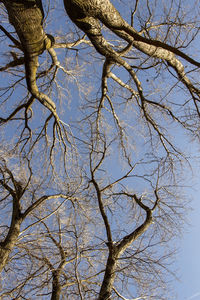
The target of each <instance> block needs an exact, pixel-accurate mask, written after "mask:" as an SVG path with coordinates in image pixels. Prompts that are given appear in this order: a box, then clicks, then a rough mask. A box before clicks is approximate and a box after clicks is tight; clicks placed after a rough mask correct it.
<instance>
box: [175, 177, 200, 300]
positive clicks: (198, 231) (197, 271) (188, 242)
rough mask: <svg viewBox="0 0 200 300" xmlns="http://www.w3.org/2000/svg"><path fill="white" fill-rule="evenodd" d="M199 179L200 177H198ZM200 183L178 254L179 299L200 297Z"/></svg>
mask: <svg viewBox="0 0 200 300" xmlns="http://www.w3.org/2000/svg"><path fill="white" fill-rule="evenodd" d="M197 180H198V181H199V179H198V178H197ZM199 195H200V183H199V184H196V188H195V191H194V194H193V198H194V200H193V201H192V203H191V206H192V208H193V210H192V211H191V212H190V213H189V214H188V221H189V222H190V224H189V225H186V226H185V230H184V234H183V239H182V240H181V243H180V252H179V255H177V268H179V272H180V275H181V278H180V279H181V281H180V282H177V284H175V288H176V287H177V293H178V298H177V300H193V299H194V300H199V299H200V238H199V236H200V202H199V201H200V199H199Z"/></svg>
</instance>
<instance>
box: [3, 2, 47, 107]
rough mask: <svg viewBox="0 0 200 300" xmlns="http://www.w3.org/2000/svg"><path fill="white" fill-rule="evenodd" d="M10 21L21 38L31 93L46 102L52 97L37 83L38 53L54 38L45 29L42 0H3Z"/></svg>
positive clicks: (27, 80)
mask: <svg viewBox="0 0 200 300" xmlns="http://www.w3.org/2000/svg"><path fill="white" fill-rule="evenodd" d="M3 3H4V5H5V7H6V10H7V12H8V17H9V22H10V24H12V25H13V26H14V28H15V30H16V33H17V35H18V37H19V39H20V42H21V47H22V50H23V52H24V58H25V71H26V82H27V87H28V90H29V91H30V93H31V94H32V95H33V96H34V97H35V98H37V99H38V100H39V101H40V102H42V103H43V104H45V103H44V102H45V101H46V102H47V103H48V102H51V101H50V99H49V98H48V97H47V96H46V95H44V94H42V93H40V92H39V90H38V87H37V84H36V73H37V68H38V55H40V54H41V53H42V52H43V51H44V50H45V49H48V48H50V47H51V46H52V38H50V36H49V35H46V34H45V33H44V30H43V25H42V22H43V17H44V12H43V8H42V2H41V0H33V1H30V0H25V1H22V0H21V1H20V0H19V1H16V0H15V1H11V0H3Z"/></svg>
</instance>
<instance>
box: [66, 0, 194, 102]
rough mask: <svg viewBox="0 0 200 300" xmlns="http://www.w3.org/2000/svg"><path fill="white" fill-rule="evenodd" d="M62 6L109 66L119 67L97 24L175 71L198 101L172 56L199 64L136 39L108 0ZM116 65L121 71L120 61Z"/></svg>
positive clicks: (174, 50)
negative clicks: (111, 60)
mask: <svg viewBox="0 0 200 300" xmlns="http://www.w3.org/2000/svg"><path fill="white" fill-rule="evenodd" d="M64 4H65V9H66V11H67V14H68V15H69V17H70V18H71V20H72V21H73V22H74V23H75V24H76V25H77V26H78V27H79V28H80V29H81V30H83V31H84V32H85V33H86V34H87V36H88V37H89V39H90V40H91V42H92V43H93V45H94V47H95V48H96V50H97V51H98V52H99V53H100V54H102V55H104V56H105V57H107V58H111V59H113V62H116V63H120V62H119V59H117V56H116V52H115V51H114V50H113V49H112V48H111V47H110V46H109V44H108V43H107V41H106V40H105V39H104V37H103V35H102V33H101V26H100V22H99V20H100V21H101V22H102V23H103V24H104V25H105V26H106V27H108V28H109V29H110V30H111V31H113V32H114V33H115V34H116V35H118V36H119V37H120V38H122V39H123V40H125V41H127V42H128V43H130V44H131V45H132V46H133V47H135V48H137V49H138V50H139V51H141V52H143V53H145V54H146V55H147V56H149V57H155V58H158V59H162V60H164V61H166V62H167V64H168V65H169V66H171V67H172V68H173V69H174V70H175V72H176V73H177V75H178V77H179V79H180V80H181V81H182V83H183V84H184V85H185V86H186V87H187V89H189V90H192V92H193V91H194V92H195V93H197V95H198V98H199V90H198V91H197V90H195V89H194V88H193V87H192V88H191V82H190V80H189V79H188V77H187V76H186V73H185V70H184V66H183V64H182V63H181V61H180V60H179V59H178V58H177V57H176V56H179V57H181V58H183V59H184V60H186V61H187V62H189V63H191V64H193V65H195V66H197V67H200V63H199V62H197V61H195V60H194V59H192V58H191V57H189V56H188V55H187V54H185V53H183V52H182V51H180V50H179V49H177V48H175V47H173V46H170V45H168V44H166V43H164V42H161V41H158V40H153V39H148V38H145V37H143V36H142V35H140V34H139V33H138V32H137V31H136V30H135V29H134V28H133V27H131V26H130V25H129V24H128V23H127V22H126V21H125V20H124V19H123V18H122V17H121V15H120V14H119V12H118V11H117V9H116V8H115V7H114V6H113V5H112V3H111V2H110V1H109V0H87V1H85V0H64ZM114 52H115V54H114ZM120 64H121V65H123V66H124V67H125V65H124V63H122V60H121V63H120ZM125 68H126V67H125ZM126 69H127V68H126ZM127 71H128V70H127Z"/></svg>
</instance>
